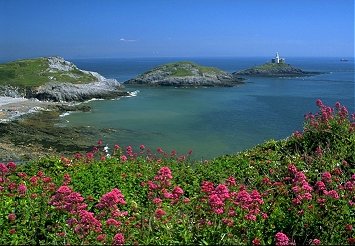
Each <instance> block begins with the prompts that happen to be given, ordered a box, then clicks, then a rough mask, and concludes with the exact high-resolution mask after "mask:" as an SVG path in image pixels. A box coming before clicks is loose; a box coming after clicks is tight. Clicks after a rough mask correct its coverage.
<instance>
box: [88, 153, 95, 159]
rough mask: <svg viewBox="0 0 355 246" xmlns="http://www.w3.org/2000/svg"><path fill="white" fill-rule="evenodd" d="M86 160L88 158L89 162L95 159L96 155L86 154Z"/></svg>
mask: <svg viewBox="0 0 355 246" xmlns="http://www.w3.org/2000/svg"><path fill="white" fill-rule="evenodd" d="M86 158H87V159H88V160H92V159H94V153H92V152H88V153H86Z"/></svg>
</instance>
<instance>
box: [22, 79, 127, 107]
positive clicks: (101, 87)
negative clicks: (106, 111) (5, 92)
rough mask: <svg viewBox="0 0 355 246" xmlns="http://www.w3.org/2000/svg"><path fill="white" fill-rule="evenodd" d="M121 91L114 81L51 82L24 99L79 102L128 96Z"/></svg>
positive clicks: (29, 93)
mask: <svg viewBox="0 0 355 246" xmlns="http://www.w3.org/2000/svg"><path fill="white" fill-rule="evenodd" d="M121 89H122V85H120V84H119V83H116V81H115V80H104V81H100V82H96V83H89V84H71V83H57V82H51V83H47V84H45V85H43V86H40V87H38V88H36V89H33V90H31V91H28V94H27V95H26V97H28V98H36V99H38V100H41V101H55V102H70V101H77V102H81V101H85V100H89V99H92V98H98V99H110V98H116V97H120V96H128V95H129V93H128V92H125V91H122V90H121Z"/></svg>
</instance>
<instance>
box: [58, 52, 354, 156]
mask: <svg viewBox="0 0 355 246" xmlns="http://www.w3.org/2000/svg"><path fill="white" fill-rule="evenodd" d="M177 60H192V61H195V62H197V63H199V64H201V65H207V66H215V67H218V68H221V69H223V70H225V71H228V72H234V71H237V70H240V69H244V68H248V67H250V66H253V65H257V64H262V63H264V62H265V61H267V58H195V59H191V58H189V59H184V58H151V59H148V58H145V59H87V60H73V62H75V63H76V64H77V65H78V67H80V68H82V69H87V70H92V71H97V72H99V73H101V74H102V75H104V76H105V77H107V78H116V79H118V80H119V81H121V82H122V81H125V80H127V79H130V78H132V77H134V76H136V75H138V74H140V73H142V72H144V71H146V70H148V69H151V68H153V67H155V66H157V65H160V64H164V63H167V62H172V61H177ZM287 62H288V63H291V64H292V65H294V66H297V67H300V68H302V69H304V70H309V71H321V72H325V74H322V75H318V76H313V77H305V78H250V79H249V80H247V83H246V84H244V85H241V86H238V87H233V88H188V89H187V88H166V87H164V88H144V87H137V88H136V87H127V90H129V91H136V90H139V92H138V94H137V96H135V97H129V98H120V99H119V100H103V101H92V102H89V103H88V104H89V105H91V106H92V107H93V110H92V112H88V113H72V114H70V115H69V116H66V117H65V118H64V120H66V121H68V122H67V124H68V125H69V126H88V127H97V128H102V129H109V131H108V133H105V134H103V135H101V136H98V137H100V138H102V139H103V140H104V142H106V143H108V144H110V145H111V146H112V145H113V144H119V145H121V146H127V145H132V146H133V147H135V148H138V147H139V145H140V144H145V145H146V146H147V147H149V148H151V149H156V148H158V147H162V148H163V149H164V150H166V151H171V150H173V149H175V150H177V151H178V152H179V153H186V152H188V151H189V150H190V149H191V150H192V151H193V157H194V158H195V159H210V158H213V157H216V156H219V155H221V154H228V153H235V152H238V151H241V150H244V149H246V148H250V147H252V146H254V145H256V144H260V143H262V142H263V141H265V140H268V139H282V138H285V137H287V136H289V135H290V134H291V133H292V132H294V131H295V130H301V129H302V124H303V116H304V114H305V113H308V112H315V111H316V110H317V108H316V106H315V100H316V99H318V98H321V99H322V100H323V102H324V103H325V104H329V105H334V104H335V102H336V101H340V102H341V103H342V104H344V105H346V106H347V107H348V109H349V111H355V104H354V93H355V92H354V63H353V60H351V61H349V62H340V61H339V59H337V58H294V59H288V60H287Z"/></svg>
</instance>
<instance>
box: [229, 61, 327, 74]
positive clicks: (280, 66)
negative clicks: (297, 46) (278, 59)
mask: <svg viewBox="0 0 355 246" xmlns="http://www.w3.org/2000/svg"><path fill="white" fill-rule="evenodd" d="M233 74H234V75H235V76H255V77H298V76H312V75H317V74H321V73H319V72H308V71H303V70H302V69H299V68H296V67H293V66H291V65H290V64H286V63H265V64H263V65H260V66H256V67H253V68H249V69H245V70H242V71H239V72H234V73H233Z"/></svg>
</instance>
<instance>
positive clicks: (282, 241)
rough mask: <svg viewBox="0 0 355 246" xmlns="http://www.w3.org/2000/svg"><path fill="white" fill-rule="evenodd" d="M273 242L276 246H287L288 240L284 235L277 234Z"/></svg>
mask: <svg viewBox="0 0 355 246" xmlns="http://www.w3.org/2000/svg"><path fill="white" fill-rule="evenodd" d="M275 241H276V245H289V241H290V240H289V239H288V237H287V236H286V235H285V234H284V233H282V232H278V233H276V235H275Z"/></svg>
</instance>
